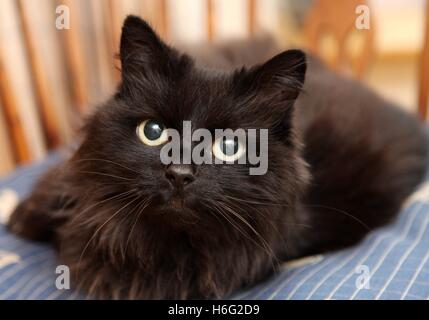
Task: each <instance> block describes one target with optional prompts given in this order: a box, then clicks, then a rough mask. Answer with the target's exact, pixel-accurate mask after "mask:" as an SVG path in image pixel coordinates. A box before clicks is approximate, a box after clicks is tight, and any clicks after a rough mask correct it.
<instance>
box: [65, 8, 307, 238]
mask: <svg viewBox="0 0 429 320" xmlns="http://www.w3.org/2000/svg"><path fill="white" fill-rule="evenodd" d="M120 58H121V65H122V67H121V72H122V82H121V84H120V86H119V88H118V92H117V93H116V95H115V96H114V97H113V98H112V99H111V100H110V101H109V102H108V103H106V104H105V105H103V106H101V107H99V108H98V110H97V111H96V113H95V114H94V115H93V116H92V117H91V118H90V119H89V121H88V123H87V126H86V131H85V133H86V135H85V138H84V141H83V143H82V145H81V147H80V148H79V150H78V151H77V153H76V155H75V156H74V158H73V159H72V163H73V165H74V168H75V169H76V174H77V175H78V177H79V178H78V181H79V187H81V188H82V191H83V194H85V197H88V198H91V197H93V198H94V201H105V203H104V204H102V205H100V207H103V208H105V206H106V204H109V205H111V206H112V208H114V209H112V210H114V212H113V213H116V212H118V211H120V212H121V214H119V215H118V220H117V222H118V224H121V223H122V224H126V225H127V226H130V225H132V224H133V222H134V221H135V220H136V219H141V220H142V221H143V220H144V219H148V220H151V221H156V223H158V222H159V223H162V224H164V225H169V226H171V227H173V228H193V230H198V231H201V232H207V231H208V230H213V229H219V230H220V229H222V230H228V232H232V233H234V232H236V233H237V237H242V234H241V233H239V231H237V230H238V229H242V230H243V232H245V233H247V234H249V235H250V236H251V237H254V235H252V231H251V230H250V229H249V226H252V228H255V229H256V230H258V231H261V230H270V228H272V223H273V222H275V221H277V220H279V219H283V218H284V217H287V212H288V211H289V209H290V208H291V207H292V208H293V206H294V204H295V200H296V197H297V196H299V195H300V192H301V191H302V188H303V185H304V184H305V182H306V179H307V171H306V169H305V164H304V162H303V161H302V159H301V158H300V155H299V149H300V148H299V144H298V142H297V141H296V137H295V135H294V130H293V104H294V101H295V99H296V98H297V96H298V94H299V93H300V90H301V87H302V84H303V81H304V75H305V70H306V61H305V55H304V53H302V52H301V51H297V50H291V51H285V52H283V53H280V54H278V55H276V56H275V57H273V58H272V59H270V60H269V61H267V62H265V63H263V64H261V65H258V66H253V67H251V68H242V69H239V70H232V71H231V72H229V73H226V72H221V71H217V70H207V69H200V68H197V67H196V66H195V64H194V61H193V59H192V58H191V57H190V56H188V55H186V54H183V53H180V52H178V51H177V50H175V49H173V48H171V47H170V46H168V45H167V44H165V43H164V42H163V41H162V40H161V39H160V38H159V37H158V36H157V34H156V33H155V32H154V31H153V30H152V29H151V27H150V26H149V25H148V24H147V23H146V22H144V21H143V20H141V19H139V18H137V17H133V16H130V17H128V18H127V19H126V21H125V24H124V27H123V32H122V38H121V46H120ZM183 121H191V124H192V130H196V129H200V128H205V129H208V130H209V131H210V132H211V133H214V130H215V129H227V128H230V129H234V130H235V129H239V128H241V129H249V128H254V129H268V164H267V170H266V172H265V174H262V175H251V174H249V167H252V166H253V165H252V164H237V163H236V164H201V165H196V164H195V163H191V164H182V165H166V164H164V163H162V161H161V159H160V151H161V149H162V147H163V145H164V144H165V143H166V142H167V139H165V135H164V130H166V129H176V130H177V131H178V132H179V134H181V133H182V130H183ZM219 143H226V142H225V140H221V142H219ZM235 143H239V142H237V141H235ZM224 147H225V146H224V145H222V146H221V147H220V148H218V149H217V150H221V151H222V150H226V149H225V148H224ZM236 149H238V148H236ZM236 149H234V148H233V149H232V150H236ZM258 150H259V149H258ZM232 153H234V151H232ZM211 157H213V158H215V157H216V154H215V153H213V154H211ZM109 199H110V200H109ZM107 211H108V210H107ZM86 214H88V215H91V219H92V220H91V221H93V220H94V216H93V215H94V214H97V215H98V214H99V215H105V216H103V219H100V222H104V221H106V219H107V218H110V217H111V216H112V212H107V213H106V210H98V211H97V208H94V209H92V210H91V213H86ZM138 215H140V218H137V216H138ZM114 219H116V217H115V218H114ZM128 230H129V229H128ZM267 232H268V231H267Z"/></svg>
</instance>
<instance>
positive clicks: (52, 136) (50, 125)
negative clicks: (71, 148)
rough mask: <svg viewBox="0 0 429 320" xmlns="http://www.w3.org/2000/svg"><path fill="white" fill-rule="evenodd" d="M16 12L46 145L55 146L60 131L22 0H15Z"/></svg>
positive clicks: (50, 89)
mask: <svg viewBox="0 0 429 320" xmlns="http://www.w3.org/2000/svg"><path fill="white" fill-rule="evenodd" d="M17 7H18V13H19V16H20V19H21V26H22V32H23V38H24V43H25V46H26V49H27V55H28V59H29V62H30V67H31V76H32V82H33V85H34V89H35V97H36V99H37V105H38V107H39V113H40V116H41V120H42V123H43V126H42V127H43V131H44V134H45V139H46V142H47V145H48V147H50V148H55V147H57V146H58V145H59V144H60V143H61V141H60V133H59V128H58V125H57V123H58V121H57V120H56V119H55V118H56V116H55V112H54V104H53V101H52V98H51V97H52V95H51V92H52V88H50V86H49V81H48V79H47V75H46V73H45V72H44V67H43V63H42V59H41V57H40V52H38V51H37V49H36V47H35V41H36V39H35V38H34V37H33V35H32V33H31V26H30V17H29V16H28V11H27V10H25V7H24V4H23V2H22V0H18V2H17Z"/></svg>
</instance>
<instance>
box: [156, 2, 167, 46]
mask: <svg viewBox="0 0 429 320" xmlns="http://www.w3.org/2000/svg"><path fill="white" fill-rule="evenodd" d="M157 3H158V6H159V7H158V15H157V18H156V26H157V31H158V33H159V35H160V36H161V37H162V38H163V39H168V37H169V34H168V19H167V0H158V1H157Z"/></svg>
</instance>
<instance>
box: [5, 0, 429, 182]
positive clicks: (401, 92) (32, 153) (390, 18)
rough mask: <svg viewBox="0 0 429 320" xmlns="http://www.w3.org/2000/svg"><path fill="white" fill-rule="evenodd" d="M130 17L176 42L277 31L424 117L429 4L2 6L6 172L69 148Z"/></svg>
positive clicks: (108, 73)
mask: <svg viewBox="0 0 429 320" xmlns="http://www.w3.org/2000/svg"><path fill="white" fill-rule="evenodd" d="M127 14H137V15H140V16H141V17H143V18H145V19H147V20H149V21H150V23H151V24H152V25H153V26H154V27H155V29H156V30H157V31H158V32H159V33H160V34H161V35H162V36H163V37H164V39H166V40H167V42H169V43H171V44H173V45H174V44H181V43H191V44H192V43H199V44H201V43H202V44H204V43H210V42H221V41H223V40H231V39H238V38H250V37H256V36H258V35H261V34H270V35H272V36H273V37H275V38H276V39H277V41H278V42H279V44H281V46H283V47H284V48H285V49H286V48H291V47H300V48H305V49H307V50H309V51H311V52H313V53H315V54H317V55H319V56H320V57H322V59H323V60H325V61H326V62H327V63H328V64H329V65H330V66H331V67H332V68H333V69H335V70H337V71H338V72H341V73H344V74H346V75H347V76H350V77H354V78H357V79H359V80H360V81H363V82H365V83H366V84H367V85H369V86H370V87H372V88H373V89H374V90H375V91H377V92H378V93H379V94H380V95H382V96H384V97H385V98H386V99H389V100H391V101H394V102H397V103H398V104H400V105H401V106H402V107H403V108H405V109H406V110H408V111H409V112H413V113H416V114H418V115H419V116H420V117H421V118H422V119H425V118H426V106H427V102H428V94H427V92H428V89H429V84H428V82H429V61H428V60H429V48H428V46H429V23H428V22H427V20H428V17H429V6H428V4H427V1H426V0H368V1H364V0H90V1H88V0H37V1H34V0H0V152H1V153H0V176H1V175H5V174H7V173H10V172H11V171H13V170H14V168H16V167H17V166H19V165H22V164H25V163H29V162H32V161H37V160H40V159H42V158H44V157H45V156H46V154H47V153H48V152H49V151H50V150H52V149H56V148H58V147H60V146H61V145H64V144H67V143H70V142H71V141H72V140H73V136H74V133H75V132H76V129H77V128H78V127H79V124H80V119H81V118H82V116H83V115H85V114H87V113H88V112H89V111H90V110H91V107H93V106H94V105H96V104H98V103H100V102H102V101H103V100H105V99H106V98H107V97H108V96H109V95H110V94H111V93H112V92H113V91H114V89H115V86H116V84H117V82H118V80H119V72H118V68H119V67H120V66H119V61H118V59H116V58H115V56H116V55H117V53H118V44H119V37H120V29H121V25H122V21H123V19H124V17H125V16H126V15H127ZM345 107H346V106H345Z"/></svg>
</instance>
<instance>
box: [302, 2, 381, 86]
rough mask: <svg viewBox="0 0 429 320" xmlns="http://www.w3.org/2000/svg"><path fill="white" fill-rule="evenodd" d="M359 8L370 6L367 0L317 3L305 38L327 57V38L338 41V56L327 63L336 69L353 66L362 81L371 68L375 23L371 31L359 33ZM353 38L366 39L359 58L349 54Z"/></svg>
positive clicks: (366, 30) (335, 49)
mask: <svg viewBox="0 0 429 320" xmlns="http://www.w3.org/2000/svg"><path fill="white" fill-rule="evenodd" d="M359 5H367V3H366V1H365V0H347V1H335V0H315V1H314V3H313V5H312V7H311V9H310V11H309V13H308V15H307V17H306V19H305V35H306V38H307V39H306V40H307V41H308V45H309V49H310V51H311V52H313V53H314V54H316V55H319V56H321V57H322V58H324V52H322V49H321V48H320V47H321V42H322V40H323V39H324V37H327V36H330V37H331V38H333V40H334V48H331V49H334V51H335V53H334V54H333V56H331V57H329V58H326V57H325V60H328V61H326V62H327V63H328V64H330V65H331V67H333V68H334V69H342V70H345V68H346V67H347V66H349V67H350V69H351V71H352V73H353V74H354V75H355V76H356V77H358V78H360V77H362V76H363V75H364V73H365V71H366V69H367V68H368V65H369V63H370V58H371V55H372V53H373V40H374V26H373V23H372V21H371V25H370V28H369V29H362V30H357V29H356V27H355V21H356V18H357V14H356V8H357V6H359ZM333 8H335V9H333ZM353 35H356V36H361V37H362V38H363V39H362V40H363V41H362V45H361V48H360V49H361V50H360V52H359V53H358V55H357V56H356V57H352V56H350V53H349V52H348V51H347V49H348V40H349V38H350V37H351V36H353ZM331 47H332V45H331Z"/></svg>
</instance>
